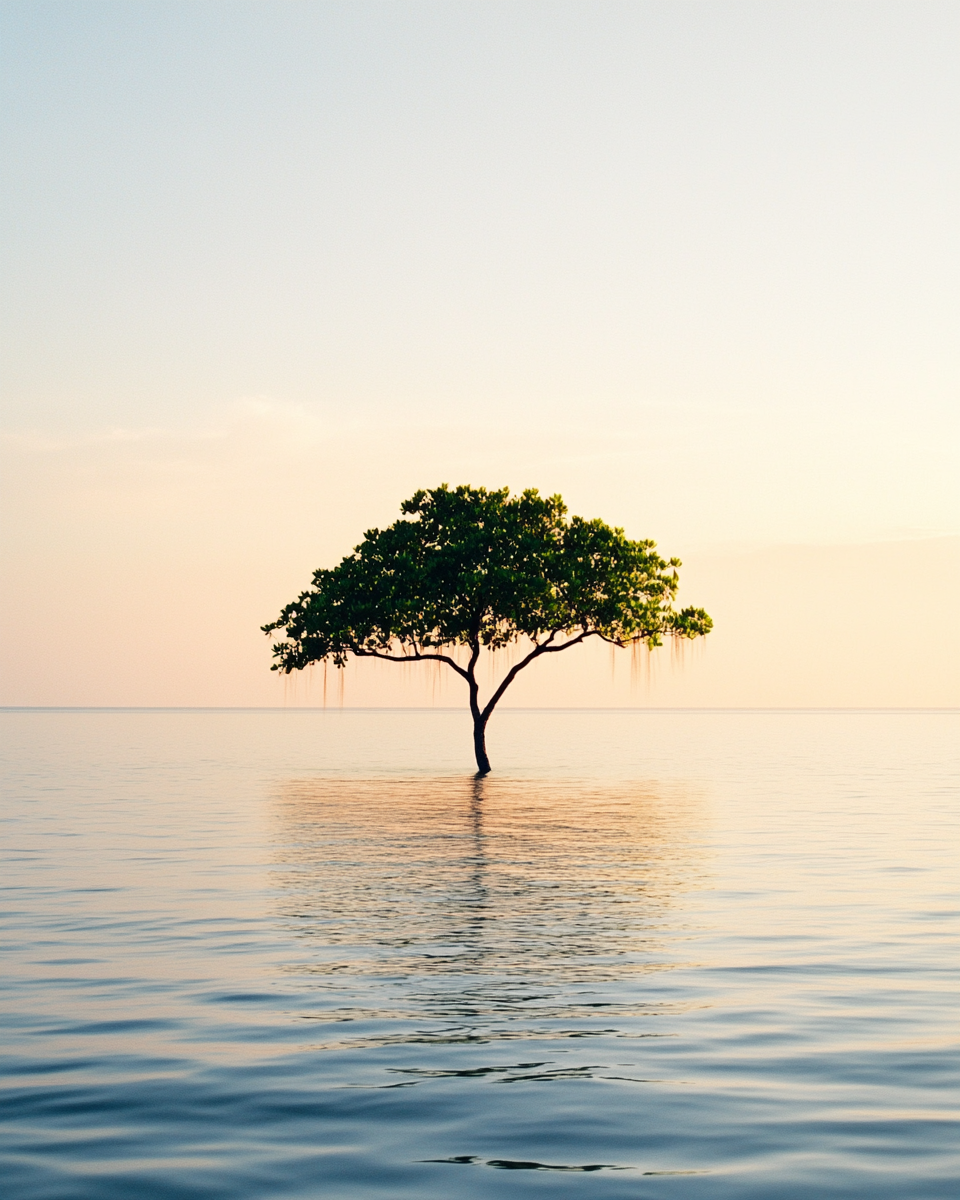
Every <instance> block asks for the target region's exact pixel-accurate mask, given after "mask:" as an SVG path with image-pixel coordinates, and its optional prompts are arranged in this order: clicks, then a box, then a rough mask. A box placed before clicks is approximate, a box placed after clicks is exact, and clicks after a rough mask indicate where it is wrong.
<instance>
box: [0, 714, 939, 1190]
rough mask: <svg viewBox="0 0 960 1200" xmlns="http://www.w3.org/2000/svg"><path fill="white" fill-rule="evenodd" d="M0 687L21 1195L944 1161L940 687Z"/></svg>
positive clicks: (352, 1186)
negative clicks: (629, 701)
mask: <svg viewBox="0 0 960 1200" xmlns="http://www.w3.org/2000/svg"><path fill="white" fill-rule="evenodd" d="M0 720H2V727H3V729H4V731H5V739H4V740H5V745H6V763H5V778H6V800H5V817H6V832H5V839H4V845H5V855H6V862H5V868H4V878H3V888H4V897H5V908H6V917H5V922H6V937H5V957H6V964H5V969H4V973H3V1004H4V1031H5V1037H4V1044H5V1058H6V1068H5V1077H4V1092H3V1109H2V1116H3V1121H4V1127H3V1132H4V1137H5V1164H4V1178H5V1180H6V1181H7V1182H6V1186H7V1192H8V1194H10V1195H13V1196H15V1197H17V1198H18V1200H19V1198H20V1197H23V1198H24V1200H34V1198H39V1197H64V1198H66V1197H70V1198H74V1197H77V1198H84V1200H85V1198H87V1197H90V1198H92V1197H98V1198H99V1197H121V1196H122V1197H133V1196H136V1197H208V1196H209V1197H294V1196H304V1197H319V1196H329V1197H377V1196H382V1197H404V1196H410V1197H426V1198H428V1200H429V1198H430V1197H437V1198H438V1200H439V1198H441V1197H443V1198H447V1197H452V1196H458V1197H459V1196H464V1197H472V1196H477V1197H503V1196H507V1197H509V1196H522V1195H528V1194H530V1195H543V1196H550V1197H555V1196H566V1195H570V1196H588V1195H589V1196H590V1197H593V1196H600V1197H611V1198H621V1197H622V1198H624V1200H627V1198H629V1200H638V1198H641V1197H660V1196H665V1197H667V1196H669V1197H698V1196H703V1197H710V1198H712V1197H770V1198H774V1197H776V1198H777V1200H781V1198H786V1200H790V1198H792V1197H800V1196H803V1197H809V1196H811V1195H816V1196H837V1197H841V1196H843V1197H857V1196H864V1197H866V1196H870V1197H891V1198H893V1197H896V1198H898V1200H899V1198H901V1197H907V1196H909V1197H920V1198H926V1197H936V1198H938V1200H939V1198H941V1197H942V1198H946V1197H948V1196H953V1195H955V1194H957V1193H958V1191H960V1154H958V1153H957V1151H956V1148H955V1147H956V1145H957V1141H958V1139H957V1136H956V1135H957V1127H956V1124H955V1114H954V1112H953V1111H952V1109H951V1105H952V1104H953V1103H954V1102H955V1098H956V1094H957V1093H956V1088H957V1084H958V1082H960V1080H958V1071H957V1059H958V1056H957V1053H956V1045H955V1017H956V1009H957V1001H956V996H957V983H958V978H957V974H958V972H957V970H956V935H957V931H958V918H957V907H958V906H957V880H956V870H955V859H956V851H957V848H958V845H957V842H958V839H957V836H956V835H957V820H956V816H955V812H956V805H955V801H956V793H955V790H954V789H955V783H956V742H957V736H956V735H957V733H958V724H960V722H958V719H957V716H956V715H955V714H950V713H900V714H897V713H861V714H856V713H818V714H814V713H793V714H789V713H683V712H674V713H651V712H646V713H644V712H608V713H597V712H593V713H550V712H542V713H533V712H505V713H503V714H499V715H498V717H497V722H498V725H497V728H496V731H495V732H494V733H493V736H492V737H491V749H492V750H493V751H494V753H495V754H496V755H497V757H496V758H495V762H496V764H497V765H498V766H499V767H500V769H499V770H498V772H497V773H496V774H495V775H494V776H491V777H489V778H487V779H485V780H482V781H476V780H474V779H472V778H471V777H470V775H469V771H468V770H467V769H464V768H465V764H463V762H462V760H463V757H464V754H463V752H464V751H465V750H468V749H469V743H468V741H467V739H466V738H465V733H466V730H465V728H464V726H463V720H462V717H461V715H460V714H453V713H445V712H433V713H426V712H421V713H410V712H408V713H390V712H381V713H377V712H352V713H351V712H349V711H346V712H336V711H331V712H327V713H315V712H314V713H311V712H288V713H282V712H281V713H277V712H272V713H253V712H249V713H244V712H234V713H230V712H221V713H217V712H206V713H203V712H193V713H186V712H184V713H173V712H155V713H149V712H113V713H107V712H100V713H97V712H73V713H68V712H63V713H54V712H46V713H43V712H37V713H30V712H20V713H17V712H6V713H4V714H2V717H0ZM501 764H502V765H501Z"/></svg>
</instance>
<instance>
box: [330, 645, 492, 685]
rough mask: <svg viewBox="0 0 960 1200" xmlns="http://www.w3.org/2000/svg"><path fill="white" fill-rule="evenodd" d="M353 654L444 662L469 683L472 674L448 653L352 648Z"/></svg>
mask: <svg viewBox="0 0 960 1200" xmlns="http://www.w3.org/2000/svg"><path fill="white" fill-rule="evenodd" d="M350 652H351V654H354V655H356V657H357V658H379V659H380V661H381V662H396V663H411V662H442V663H446V664H447V666H448V667H453V669H454V670H455V671H456V673H457V674H458V675H461V676H463V678H464V679H466V681H467V682H468V683H469V682H470V676H469V675H468V674H467V672H466V671H465V670H464V669H463V667H461V666H460V664H459V663H457V662H454V660H453V659H452V658H451V657H450V656H449V655H448V654H421V653H420V652H419V651H417V653H416V654H381V653H380V651H379V650H355V649H354V648H353V647H351V648H350Z"/></svg>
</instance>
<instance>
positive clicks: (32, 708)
mask: <svg viewBox="0 0 960 1200" xmlns="http://www.w3.org/2000/svg"><path fill="white" fill-rule="evenodd" d="M467 711H468V710H467V709H466V707H464V706H461V705H452V704H451V705H439V704H437V705H400V704H397V705H359V704H357V705H348V704H342V705H340V704H338V705H333V704H328V705H306V704H303V705H279V704H273V705H256V704H0V712H275V713H284V712H287V713H296V712H333V713H339V712H467ZM498 711H499V712H660V713H664V712H862V713H866V712H876V713H881V712H888V713H893V712H928V713H929V712H938V713H948V712H960V705H710V706H703V705H666V706H652V705H651V706H647V705H590V706H578V705H503V706H500V707H498Z"/></svg>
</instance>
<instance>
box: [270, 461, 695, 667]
mask: <svg viewBox="0 0 960 1200" xmlns="http://www.w3.org/2000/svg"><path fill="white" fill-rule="evenodd" d="M401 512H402V513H403V514H404V515H403V517H402V518H401V519H400V520H398V521H396V522H394V524H392V525H390V526H388V527H387V528H386V529H371V530H368V532H367V533H366V534H365V535H364V539H363V541H362V542H361V543H360V545H359V546H357V547H356V548H355V550H354V552H353V553H352V554H349V555H347V557H346V558H344V559H343V560H342V562H340V564H339V565H338V566H336V567H333V568H332V569H329V570H328V569H325V568H320V569H319V570H317V571H315V572H314V575H313V584H312V586H311V587H310V589H309V590H307V591H305V592H302V593H301V594H300V596H299V597H298V598H297V599H296V600H295V601H293V603H291V604H288V605H287V606H286V608H284V609H283V611H282V612H281V614H280V616H279V617H278V618H277V620H275V621H273V622H271V623H270V624H269V625H265V626H263V629H264V632H267V633H270V632H273V631H274V630H278V629H283V631H284V634H285V638H284V640H283V641H281V642H278V643H277V644H276V645H275V646H274V648H273V650H274V656H275V658H276V660H277V661H276V663H275V664H274V668H273V669H274V670H280V671H283V672H291V671H295V670H299V669H300V668H302V667H305V666H307V665H308V664H310V663H313V662H320V661H323V660H329V661H332V662H333V663H335V664H336V665H337V666H343V665H344V664H345V663H346V661H347V657H348V656H349V655H350V654H354V655H360V656H363V655H376V656H378V657H383V656H386V655H388V654H390V653H391V651H396V650H397V649H399V650H400V652H401V654H403V655H412V656H414V657H417V656H420V655H422V654H423V653H424V651H430V650H431V649H433V650H437V649H440V648H443V647H455V646H468V647H470V648H471V650H472V651H474V652H475V653H476V652H479V649H480V648H481V647H488V648H490V649H494V650H495V649H499V648H501V647H503V646H506V645H507V644H508V643H509V642H512V641H514V640H516V639H518V638H521V637H527V638H530V639H532V640H533V641H534V642H535V643H541V642H543V640H544V639H547V640H549V641H551V642H553V641H554V639H556V638H557V637H562V636H564V635H566V636H567V637H573V636H576V637H577V640H582V638H583V637H586V636H598V637H601V638H603V639H604V640H605V641H608V642H612V643H614V644H615V645H618V646H626V645H629V644H631V643H636V642H640V641H643V642H646V643H647V644H648V645H649V646H651V647H652V646H656V645H659V644H660V643H661V641H662V639H663V637H665V636H676V637H687V638H693V637H699V636H701V635H702V634H705V633H707V632H709V630H710V628H711V627H712V622H711V620H710V617H709V616H707V614H706V613H705V612H704V611H703V609H695V608H686V609H683V610H682V611H680V612H675V611H674V610H673V608H672V601H673V599H674V597H675V595H676V590H677V585H678V578H677V571H676V568H677V567H679V566H680V562H679V560H678V559H669V560H666V559H663V558H661V557H660V556H659V555H658V554H657V553H656V543H654V542H652V541H631V540H630V539H629V538H627V537H626V536H625V535H624V532H623V530H622V529H616V528H612V527H611V526H609V525H605V524H604V523H603V522H602V521H599V520H594V521H587V520H584V519H583V518H582V517H570V518H568V517H567V510H566V506H565V505H564V503H563V501H562V500H561V498H560V497H559V496H548V497H544V496H541V495H540V494H539V492H537V491H536V490H535V489H528V490H527V491H525V492H523V493H521V494H520V495H517V496H511V495H510V492H509V489H507V488H501V489H499V490H497V491H487V490H486V489H485V488H473V487H469V486H462V487H457V488H453V489H451V488H449V487H448V486H447V485H446V484H443V485H441V486H440V487H438V488H434V489H432V490H429V491H418V492H417V493H416V494H415V495H413V496H412V497H411V498H410V499H409V500H407V501H405V502H404V503H403V505H402V506H401Z"/></svg>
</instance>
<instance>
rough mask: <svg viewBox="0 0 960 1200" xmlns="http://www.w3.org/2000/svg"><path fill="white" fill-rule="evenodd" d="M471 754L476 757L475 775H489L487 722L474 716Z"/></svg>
mask: <svg viewBox="0 0 960 1200" xmlns="http://www.w3.org/2000/svg"><path fill="white" fill-rule="evenodd" d="M473 752H474V754H475V755H476V756H477V774H478V775H488V774H489V773H490V759H489V758H487V722H486V718H484V717H482V716H480V715H479V714H475V715H474V718H473Z"/></svg>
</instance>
